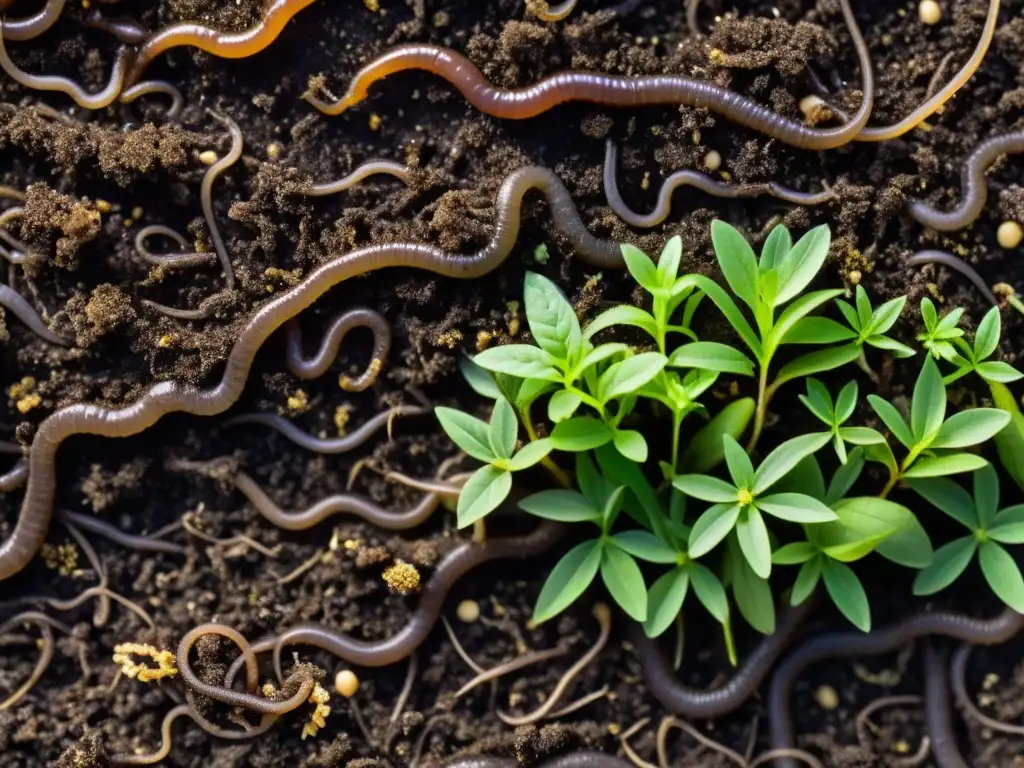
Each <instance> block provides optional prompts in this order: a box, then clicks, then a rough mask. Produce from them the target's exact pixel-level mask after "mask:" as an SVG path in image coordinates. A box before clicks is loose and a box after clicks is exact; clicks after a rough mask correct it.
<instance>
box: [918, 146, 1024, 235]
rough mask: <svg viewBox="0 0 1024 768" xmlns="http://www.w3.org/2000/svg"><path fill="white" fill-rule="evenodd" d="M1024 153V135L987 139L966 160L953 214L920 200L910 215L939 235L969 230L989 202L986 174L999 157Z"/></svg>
mask: <svg viewBox="0 0 1024 768" xmlns="http://www.w3.org/2000/svg"><path fill="white" fill-rule="evenodd" d="M1021 152H1024V131H1014V132H1013V133H1008V134H1006V135H1004V136H995V137H993V138H991V139H986V140H985V141H983V142H981V144H979V145H978V146H977V147H975V149H974V151H973V152H971V154H970V155H968V156H967V159H966V160H965V161H964V165H963V168H962V169H961V171H960V187H961V192H960V195H961V200H960V205H958V206H957V207H956V208H954V209H953V210H951V211H940V210H938V209H936V208H935V207H933V206H931V205H928V204H927V203H924V202H921V201H920V200H912V201H910V202H909V203H907V214H908V215H909V216H910V218H912V219H913V220H914V221H916V222H917V223H918V224H920V225H922V226H924V227H929V228H930V229H934V230H937V231H938V232H955V231H957V230H959V229H964V228H966V227H968V226H970V225H971V224H972V223H973V222H974V221H976V220H977V219H978V217H979V216H981V212H982V211H983V210H984V208H985V202H986V201H987V200H988V180H987V179H986V178H985V171H986V170H987V169H988V167H989V166H990V165H992V163H994V162H995V161H996V159H997V158H998V157H999V156H1000V155H1017V154H1020V153H1021Z"/></svg>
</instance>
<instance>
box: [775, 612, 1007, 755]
mask: <svg viewBox="0 0 1024 768" xmlns="http://www.w3.org/2000/svg"><path fill="white" fill-rule="evenodd" d="M1022 628H1024V616H1022V615H1021V614H1019V613H1017V612H1016V611H1014V610H1013V609H1012V608H1007V609H1005V610H1004V611H1003V612H1002V613H1000V614H999V615H998V616H996V617H995V618H992V619H974V618H971V617H970V616H965V615H963V614H959V613H944V612H935V613H919V614H916V615H914V616H911V617H910V618H908V619H904V620H903V621H901V622H898V623H896V624H893V625H892V626H889V627H885V628H884V629H875V630H872V631H871V632H868V633H866V634H865V633H864V632H832V633H828V634H824V635H819V636H817V637H812V638H811V639H809V640H807V641H805V642H804V643H803V644H802V645H800V646H799V647H798V648H797V649H796V650H795V651H793V653H791V654H790V655H789V657H788V658H787V659H786V660H785V661H783V662H782V664H781V665H779V667H778V669H777V670H776V672H775V675H774V676H773V677H772V684H771V689H770V692H769V697H768V712H769V717H770V726H771V729H770V731H771V745H772V748H773V749H789V748H791V747H792V746H793V716H792V713H791V712H790V708H789V699H790V694H791V692H792V690H793V684H794V683H795V682H796V679H797V678H798V677H799V676H800V674H801V673H802V672H803V671H804V670H805V669H806V668H807V667H809V666H810V665H811V664H814V663H816V662H819V661H824V660H825V659H837V658H846V657H855V656H880V655H882V654H885V653H892V652H893V651H895V650H897V649H899V648H900V647H901V646H903V645H906V644H907V643H909V642H911V641H912V640H914V639H916V638H918V637H924V636H926V635H943V636H946V637H952V638H955V639H958V640H963V641H965V642H969V643H975V644H978V645H996V644H998V643H1004V642H1006V641H1007V640H1009V639H1011V638H1012V637H1014V636H1015V635H1016V634H1017V633H1018V632H1020V630H1021V629H1022ZM794 766H795V764H794V763H793V762H792V761H791V760H777V761H776V767H777V768H794Z"/></svg>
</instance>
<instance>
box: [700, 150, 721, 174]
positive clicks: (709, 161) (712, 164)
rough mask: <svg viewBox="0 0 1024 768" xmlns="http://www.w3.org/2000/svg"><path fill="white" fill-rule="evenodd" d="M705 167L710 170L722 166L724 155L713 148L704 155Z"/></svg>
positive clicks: (715, 169)
mask: <svg viewBox="0 0 1024 768" xmlns="http://www.w3.org/2000/svg"><path fill="white" fill-rule="evenodd" d="M704 167H705V168H707V169H708V170H709V171H717V170H718V169H719V168H721V167H722V156H721V155H720V154H718V152H716V151H715V150H713V149H712V150H711V151H710V152H708V153H707V154H706V155H704Z"/></svg>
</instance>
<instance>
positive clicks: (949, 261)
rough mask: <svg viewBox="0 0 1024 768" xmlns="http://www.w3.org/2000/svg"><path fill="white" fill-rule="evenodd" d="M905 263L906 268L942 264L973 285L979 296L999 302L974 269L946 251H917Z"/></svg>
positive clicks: (995, 302) (995, 303)
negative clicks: (979, 292)
mask: <svg viewBox="0 0 1024 768" xmlns="http://www.w3.org/2000/svg"><path fill="white" fill-rule="evenodd" d="M906 263H907V265H908V266H916V265H918V264H942V265H943V266H946V267H949V268H950V269H955V270H956V271H957V272H959V273H960V274H961V275H963V276H964V277H966V278H967V279H968V280H970V281H971V282H972V283H974V287H975V288H977V289H978V290H979V291H981V295H982V296H984V297H985V298H986V299H988V300H989V301H990V302H991V303H992V304H994V305H998V304H999V300H998V299H997V298H996V295H995V294H994V293H992V289H991V288H989V287H988V285H987V284H986V283H985V281H984V280H983V279H982V277H981V275H979V274H978V273H977V271H975V269H974V267H972V266H971V265H970V264H968V263H967V262H966V261H964V260H963V259H961V258H960V257H959V256H954V255H953V254H952V253H947V252H946V251H935V250H928V251H918V252H917V253H915V254H914V255H913V256H911V257H910V258H909V259H907V261H906Z"/></svg>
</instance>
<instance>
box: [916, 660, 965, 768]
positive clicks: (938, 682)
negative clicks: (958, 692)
mask: <svg viewBox="0 0 1024 768" xmlns="http://www.w3.org/2000/svg"><path fill="white" fill-rule="evenodd" d="M924 715H925V724H926V727H927V729H928V738H929V739H930V740H931V744H932V756H933V757H934V758H935V764H936V765H937V766H938V767H939V768H968V765H967V761H966V760H964V757H963V755H961V754H960V749H959V748H958V747H957V745H956V734H955V733H954V731H953V707H952V706H951V705H950V702H949V668H948V667H947V666H946V657H945V655H944V654H942V653H940V652H939V651H938V650H936V649H935V646H934V644H933V643H926V644H925V648H924Z"/></svg>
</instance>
